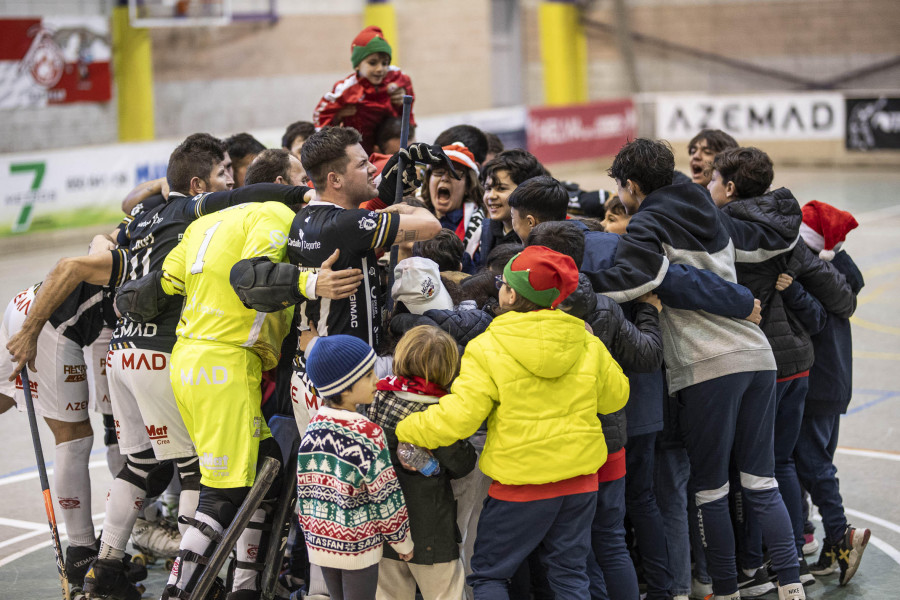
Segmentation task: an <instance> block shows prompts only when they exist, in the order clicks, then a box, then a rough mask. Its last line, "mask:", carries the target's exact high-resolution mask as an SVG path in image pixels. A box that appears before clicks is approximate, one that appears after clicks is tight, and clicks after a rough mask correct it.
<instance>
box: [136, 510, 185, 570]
mask: <svg viewBox="0 0 900 600" xmlns="http://www.w3.org/2000/svg"><path fill="white" fill-rule="evenodd" d="M131 544H132V545H133V546H134V547H135V549H136V550H137V553H136V554H135V555H134V557H132V559H131V562H133V563H134V564H136V565H143V566H150V565H153V564H156V561H157V560H159V559H160V558H162V559H164V560H165V567H166V570H167V571H171V570H172V566H173V565H174V563H175V557H176V556H178V548H179V546H180V545H181V534H180V533H179V532H178V526H177V525H175V524H174V523H169V522H168V521H166V520H164V519H160V520H158V521H148V520H146V519H138V520H137V522H136V523H135V524H134V529H132V531H131Z"/></svg>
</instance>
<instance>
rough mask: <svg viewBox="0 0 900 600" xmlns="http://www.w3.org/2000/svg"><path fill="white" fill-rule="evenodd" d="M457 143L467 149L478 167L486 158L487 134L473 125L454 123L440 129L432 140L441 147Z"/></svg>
mask: <svg viewBox="0 0 900 600" xmlns="http://www.w3.org/2000/svg"><path fill="white" fill-rule="evenodd" d="M459 143H461V144H462V145H464V146H465V147H466V148H468V149H469V151H470V152H471V153H472V156H474V157H475V162H476V163H478V166H479V167H480V166H481V165H483V164H484V161H485V160H487V155H488V138H487V134H486V133H485V132H483V131H482V130H480V129H478V128H477V127H475V126H474V125H454V126H453V127H450V128H449V129H445V130H444V131H442V132H441V133H440V134H438V136H437V138H435V140H434V144H435V145H436V146H441V147H443V146H452V145H453V144H459Z"/></svg>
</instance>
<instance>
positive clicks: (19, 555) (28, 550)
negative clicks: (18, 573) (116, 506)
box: [0, 513, 106, 567]
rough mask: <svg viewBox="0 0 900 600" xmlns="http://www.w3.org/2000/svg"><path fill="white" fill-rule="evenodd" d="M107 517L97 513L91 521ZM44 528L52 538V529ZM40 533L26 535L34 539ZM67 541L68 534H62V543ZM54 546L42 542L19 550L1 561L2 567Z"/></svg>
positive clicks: (50, 542)
mask: <svg viewBox="0 0 900 600" xmlns="http://www.w3.org/2000/svg"><path fill="white" fill-rule="evenodd" d="M105 516H106V513H97V514H96V515H91V519H93V520H94V521H100V520H102V519H103V517H105ZM44 527H47V531H46V534H47V536H48V537H49V536H50V527H49V526H47V525H44ZM38 533H39V532H33V533H32V534H26V535H27V536H28V537H33V536H34V535H37V534H38ZM19 537H22V536H19ZM67 539H69V538H68V536H66V534H64V533H63V534H60V536H59V541H60V542H63V541H65V540H67ZM7 541H10V540H7ZM52 544H53V540H44V541H43V542H40V543H39V544H34V545H33V546H29V547H27V548H25V549H24V550H19V551H18V552H16V553H14V554H10V555H9V556H7V557H6V558H4V559H0V567H5V566H6V565H8V564H9V563H11V562H13V561H14V560H18V559H20V558H22V557H23V556H28V555H29V554H31V553H32V552H37V551H38V550H40V549H42V548H47V547H49V546H51V545H52Z"/></svg>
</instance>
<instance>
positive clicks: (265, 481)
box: [190, 456, 281, 600]
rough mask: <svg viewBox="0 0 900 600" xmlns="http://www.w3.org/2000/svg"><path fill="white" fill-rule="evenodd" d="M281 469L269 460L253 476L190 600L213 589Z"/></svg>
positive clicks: (276, 461)
mask: <svg viewBox="0 0 900 600" xmlns="http://www.w3.org/2000/svg"><path fill="white" fill-rule="evenodd" d="M280 468H281V461H279V460H278V459H276V458H272V457H270V456H267V457H266V458H265V459H263V464H262V467H261V468H260V469H259V473H257V474H256V481H254V482H253V487H251V488H250V491H249V492H248V493H247V498H246V499H244V503H243V504H241V507H240V508H239V509H238V512H237V514H236V515H235V516H234V519H233V520H232V521H231V525H229V526H228V529H226V530H225V531H224V532H223V533H222V541H221V542H219V545H218V547H217V548H216V550H215V552H213V555H212V556H211V557H210V558H209V562H208V563H207V564H206V568H205V569H204V570H203V574H202V575H201V576H200V580H199V581H197V585H196V586H195V587H194V590H193V591H192V592H191V593H190V599H191V600H204V599H205V598H206V594H208V593H209V590H210V589H211V588H212V585H213V582H214V581H215V580H216V576H217V575H218V574H219V571H221V570H222V565H224V564H225V561H226V560H227V559H228V555H229V554H231V549H232V548H234V545H235V544H236V543H237V541H238V538H239V537H241V534H242V533H243V532H244V529H246V528H247V524H248V523H250V518H251V517H252V516H253V513H254V512H256V509H257V508H259V505H260V504H261V503H262V501H263V498H264V497H265V495H266V492H268V491H269V488H270V487H272V482H273V481H275V478H276V477H278V470H279V469H280Z"/></svg>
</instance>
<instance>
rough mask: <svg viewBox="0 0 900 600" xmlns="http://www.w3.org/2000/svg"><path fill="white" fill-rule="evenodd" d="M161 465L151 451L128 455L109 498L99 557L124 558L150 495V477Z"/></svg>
mask: <svg viewBox="0 0 900 600" xmlns="http://www.w3.org/2000/svg"><path fill="white" fill-rule="evenodd" d="M159 464H160V463H159V461H157V460H156V458H154V456H153V450H150V449H148V450H143V451H141V452H137V453H135V454H132V455H129V456H128V458H127V460H126V463H125V467H124V468H123V469H122V470H121V471H120V472H119V474H118V476H117V477H116V479H115V481H113V484H112V488H111V489H110V492H109V495H108V496H107V499H106V518H105V519H104V520H103V536H102V538H101V541H102V544H101V547H100V558H103V559H106V558H122V556H124V555H125V545H126V544H127V543H128V538H129V536H130V535H131V530H132V529H133V528H134V523H135V521H136V520H137V518H138V512H139V511H140V510H141V508H142V507H143V505H144V500H145V499H146V498H147V496H148V493H147V487H148V482H147V479H148V476H149V474H150V472H151V471H154V470H155V469H157V468H158V466H159Z"/></svg>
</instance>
